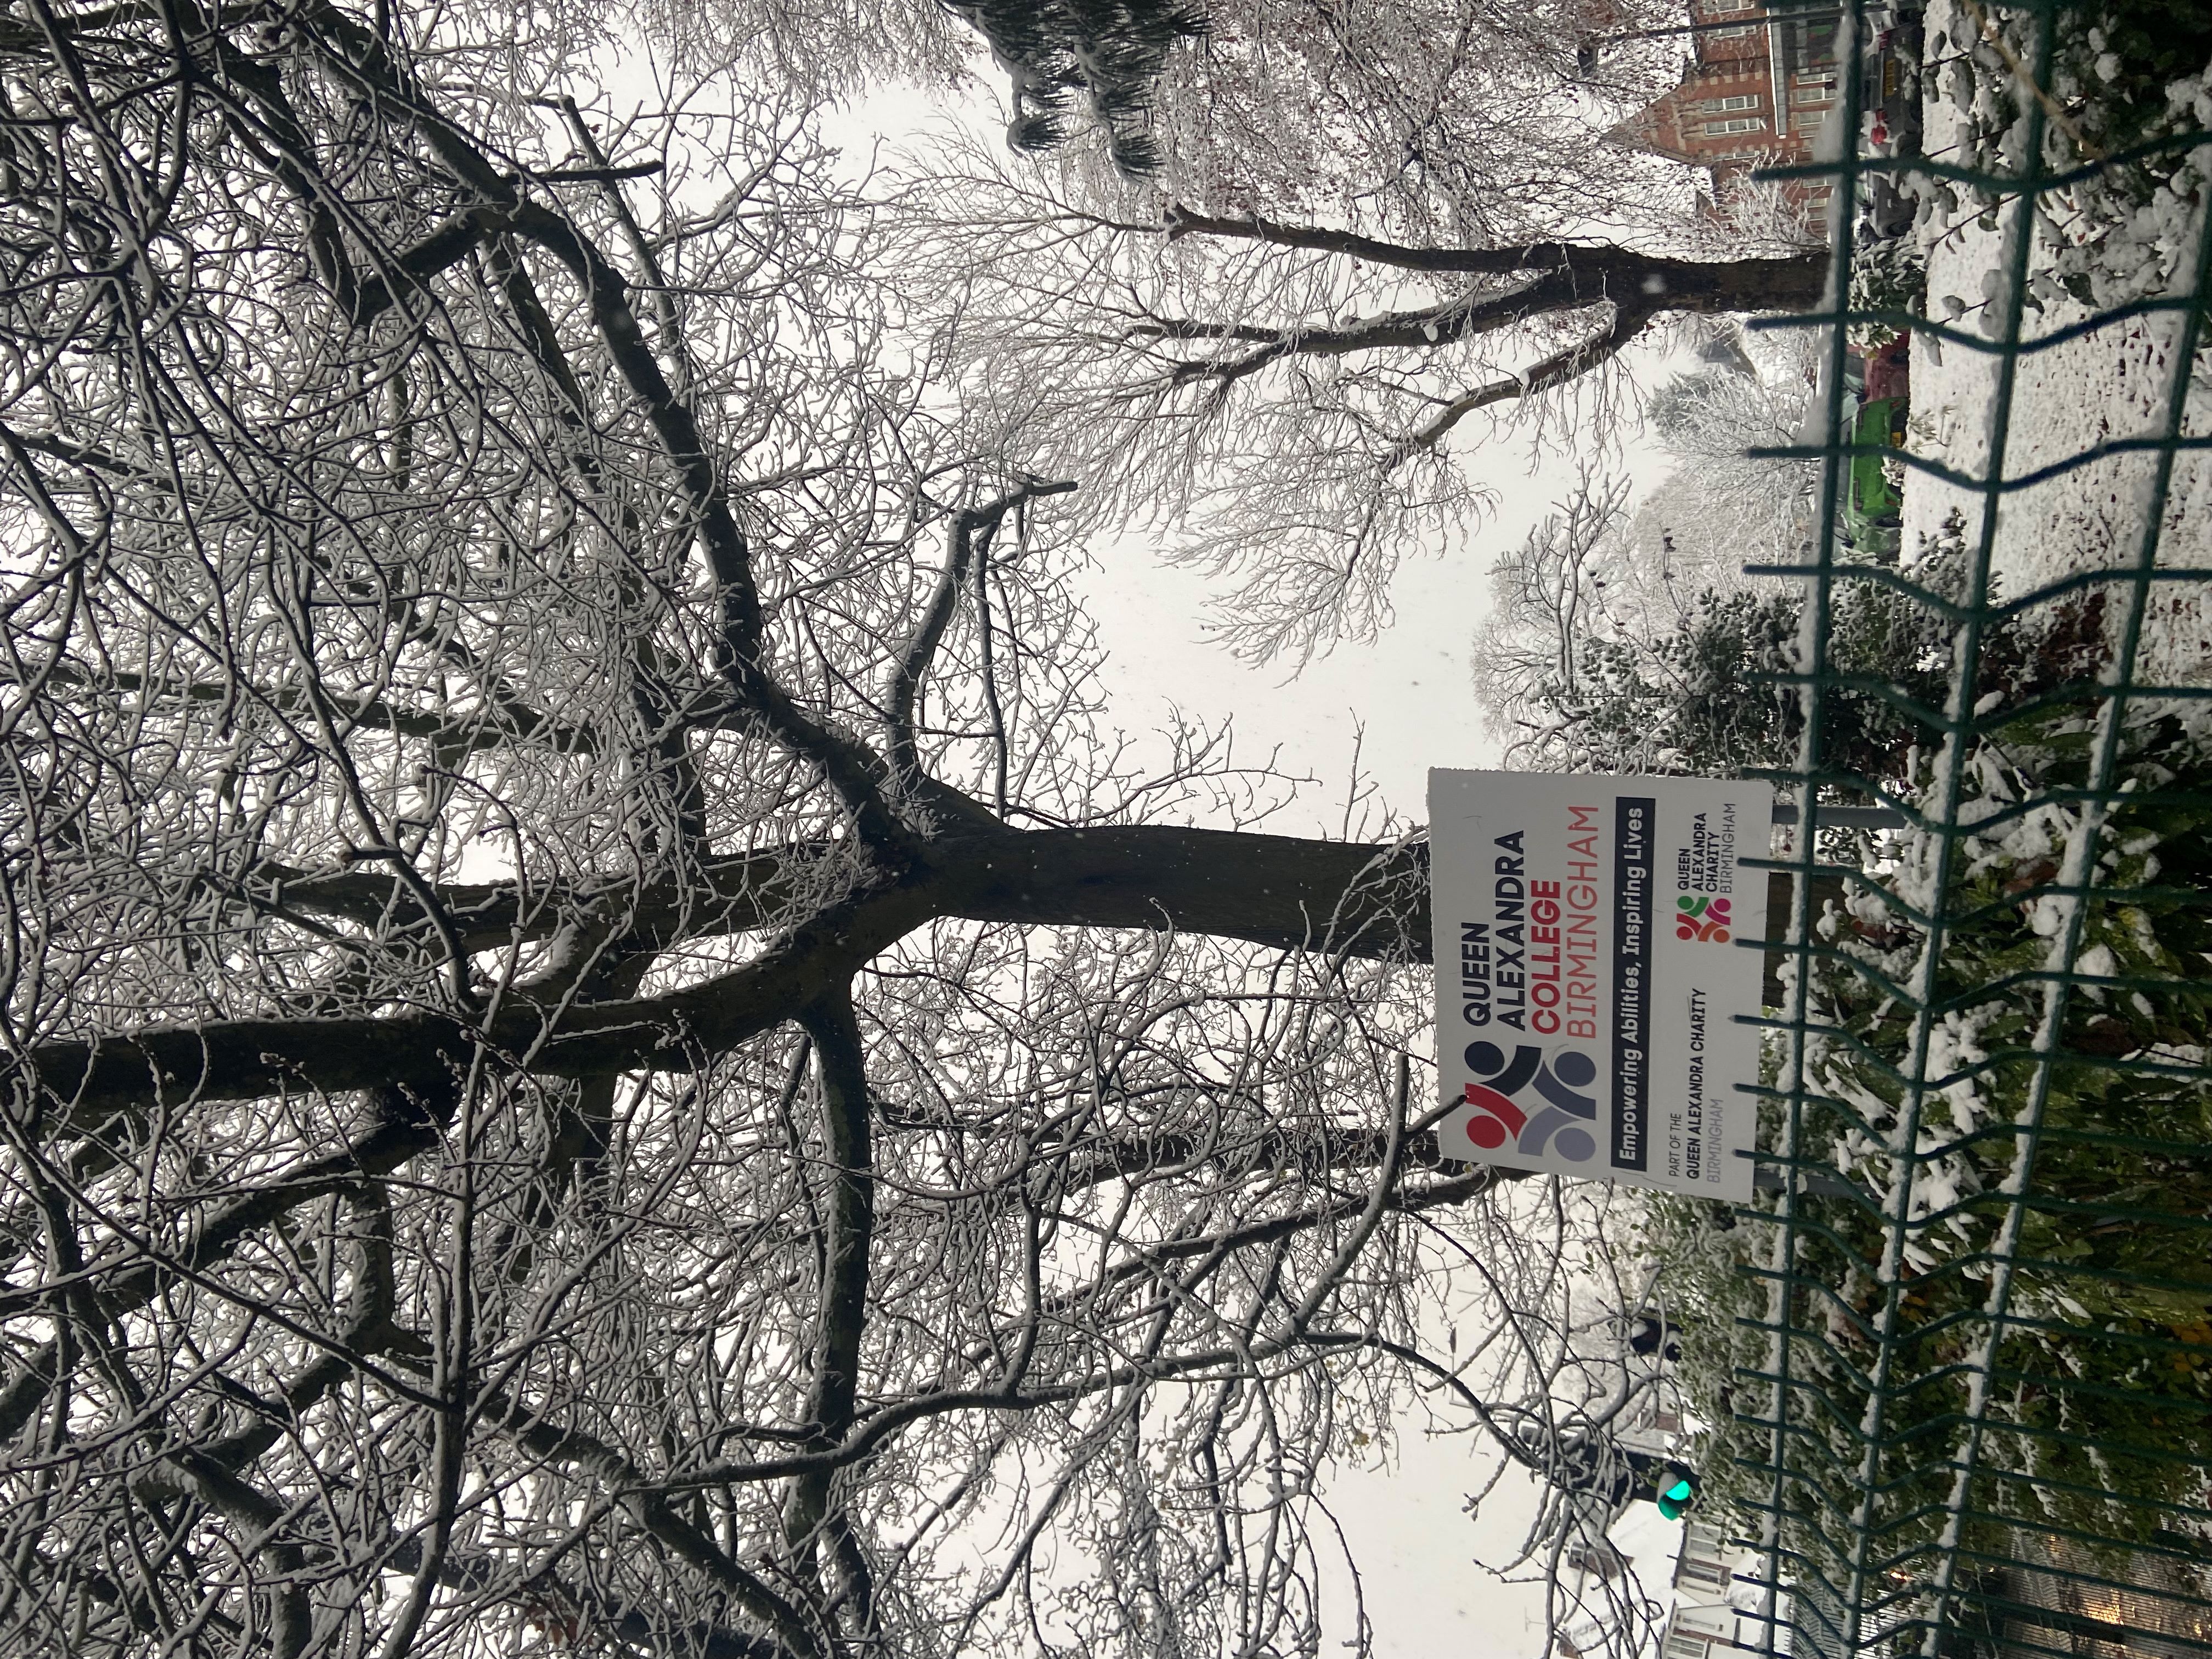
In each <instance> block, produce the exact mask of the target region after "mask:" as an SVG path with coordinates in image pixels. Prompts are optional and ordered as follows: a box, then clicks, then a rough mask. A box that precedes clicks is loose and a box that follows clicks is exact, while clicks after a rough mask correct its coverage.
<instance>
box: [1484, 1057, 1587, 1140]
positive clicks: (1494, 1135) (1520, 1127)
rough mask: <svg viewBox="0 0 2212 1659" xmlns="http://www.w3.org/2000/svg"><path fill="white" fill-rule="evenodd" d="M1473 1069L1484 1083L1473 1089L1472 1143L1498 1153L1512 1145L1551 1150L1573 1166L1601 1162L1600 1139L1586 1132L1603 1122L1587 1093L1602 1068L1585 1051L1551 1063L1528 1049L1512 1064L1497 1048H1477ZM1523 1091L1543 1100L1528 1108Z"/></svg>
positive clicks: (1553, 1059) (1513, 1058)
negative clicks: (1508, 1143)
mask: <svg viewBox="0 0 2212 1659" xmlns="http://www.w3.org/2000/svg"><path fill="white" fill-rule="evenodd" d="M1467 1068H1468V1070H1469V1071H1470V1072H1473V1073H1474V1074H1475V1075H1476V1076H1477V1077H1479V1078H1480V1079H1483V1080H1482V1081H1481V1082H1480V1083H1470V1084H1468V1085H1467V1103H1468V1105H1470V1106H1472V1107H1474V1109H1475V1113H1474V1117H1473V1118H1472V1119H1471V1120H1470V1121H1468V1126H1467V1138H1468V1139H1469V1140H1472V1141H1473V1142H1474V1144H1475V1145H1476V1146H1482V1147H1486V1148H1488V1149H1489V1150H1490V1151H1492V1152H1496V1151H1497V1150H1498V1148H1499V1147H1501V1146H1504V1144H1505V1143H1506V1141H1507V1140H1509V1139H1510V1140H1511V1141H1512V1143H1513V1148H1514V1150H1515V1151H1516V1152H1528V1153H1537V1152H1543V1151H1545V1150H1546V1149H1547V1148H1549V1150H1550V1151H1551V1152H1552V1153H1553V1156H1555V1157H1558V1158H1565V1159H1566V1161H1567V1162H1568V1163H1570V1164H1583V1163H1586V1162H1588V1161H1589V1159H1590V1158H1595V1157H1596V1156H1597V1138H1596V1137H1595V1135H1593V1134H1591V1133H1590V1132H1589V1130H1588V1129H1585V1128H1583V1127H1582V1125H1583V1124H1584V1123H1595V1121H1597V1101H1596V1099H1595V1097H1593V1096H1590V1095H1587V1094H1584V1093H1583V1092H1581V1091H1583V1090H1585V1089H1587V1088H1589V1085H1591V1084H1592V1083H1595V1081H1596V1080H1597V1062H1596V1061H1595V1060H1592V1059H1591V1058H1590V1057H1589V1055H1588V1054H1584V1053H1583V1051H1582V1050H1581V1049H1579V1048H1554V1049H1553V1051H1552V1054H1551V1058H1550V1059H1549V1060H1547V1059H1546V1058H1545V1056H1544V1051H1543V1050H1542V1049H1541V1048H1534V1047H1531V1046H1530V1045H1528V1044H1527V1043H1522V1044H1521V1045H1520V1046H1519V1047H1517V1048H1515V1049H1514V1050H1513V1057H1512V1058H1511V1059H1510V1060H1508V1059H1507V1058H1506V1056H1505V1051H1504V1049H1502V1048H1499V1047H1498V1045H1497V1044H1496V1043H1494V1042H1471V1043H1469V1044H1468V1049H1467ZM1523 1089H1527V1090H1528V1091H1531V1092H1533V1093H1534V1095H1535V1096H1536V1097H1537V1098H1536V1099H1535V1100H1534V1102H1531V1103H1526V1104H1524V1103H1522V1101H1521V1100H1520V1099H1518V1098H1517V1097H1518V1096H1519V1095H1520V1093H1521V1091H1522V1090H1523Z"/></svg>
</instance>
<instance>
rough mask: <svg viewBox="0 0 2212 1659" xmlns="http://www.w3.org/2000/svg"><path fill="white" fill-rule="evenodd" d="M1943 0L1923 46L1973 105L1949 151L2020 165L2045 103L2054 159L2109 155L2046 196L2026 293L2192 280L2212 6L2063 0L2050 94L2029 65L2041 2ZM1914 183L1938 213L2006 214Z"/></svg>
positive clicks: (2048, 149)
mask: <svg viewBox="0 0 2212 1659" xmlns="http://www.w3.org/2000/svg"><path fill="white" fill-rule="evenodd" d="M1942 11H1943V15H1944V21H1943V23H1942V26H1941V27H1930V29H1929V36H1928V56H1927V59H1926V61H1927V63H1928V64H1929V66H1930V67H1931V69H1932V70H1934V72H1935V76H1936V86H1937V87H1938V88H1940V90H1941V93H1942V94H1943V95H1946V96H1948V98H1949V99H1950V100H1951V101H1952V103H1953V104H1954V106H1956V107H1957V109H1958V110H1959V112H1960V115H1961V117H1962V119H1961V121H1960V131H1959V135H1958V137H1959V143H1958V148H1957V149H1956V150H1955V152H1954V153H1953V154H1952V155H1949V156H1947V158H1946V159H1947V160H1954V161H1957V162H1959V163H1960V164H1961V165H1963V166H1966V167H1972V168H1975V169H1978V170H1981V171H1985V172H1990V173H1997V174H2001V175H2016V174H2017V173H2020V172H2021V171H2022V170H2023V168H2024V167H2025V166H2026V163H2027V136H2028V116H2029V112H2030V110H2031V108H2032V107H2033V106H2035V105H2037V104H2040V105H2041V106H2042V114H2043V144H2042V149H2043V155H2042V158H2041V159H2042V162H2043V165H2044V167H2045V169H2046V170H2047V171H2048V172H2050V173H2070V172H2074V171H2076V170H2078V169H2081V167H2084V165H2085V164H2089V163H2096V162H2106V163H2109V165H2107V166H2105V167H2102V168H2100V170H2098V171H2097V172H2095V173H2093V174H2092V175H2091V176H2089V177H2087V178H2085V179H2080V180H2078V181H2076V182H2075V183H2073V184H2069V185H2065V186H2063V187H2061V188H2059V189H2057V190H2055V191H2051V192H2049V193H2047V194H2046V195H2045V197H2043V199H2042V201H2041V202H2040V203H2039V207H2038V211H2037V214H2036V232H2037V235H2038V237H2039V240H2041V242H2042V243H2043V244H2044V248H2043V251H2042V252H2040V253H2039V257H2038V258H2037V259H2036V262H2035V263H2036V265H2037V267H2038V270H2037V274H2036V276H2035V278H2034V279H2033V282H2032V284H2031V288H2030V292H2029V295H2028V296H2027V299H2028V303H2029V304H2030V305H2031V306H2039V305H2040V304H2041V303H2042V302H2044V301H2047V300H2050V299H2051V298H2055V297H2056V296H2057V295H2059V294H2061V293H2063V294H2066V295H2071V296H2072V297H2073V298H2074V299H2075V300H2078V301H2081V302H2082V303H2083V304H2086V305H2092V306H2096V307H2106V306H2115V305H2121V304H2124V303H2126V302H2128V301H2132V300H2136V299H2141V298H2143V297H2146V296H2148V295H2155V294H2162V293H2166V292H2169V291H2171V289H2172V288H2173V287H2174V286H2175V285H2176V284H2177V283H2179V284H2181V285H2186V284H2187V283H2188V282H2189V281H2190V279H2191V275H2192V271H2191V264H2192V262H2193V249H2194V246H2195V234H2196V233H2195V218H2196V215H2197V210H2198V208H2199V206H2200V204H2202V202H2203V197H2204V189H2205V185H2206V183H2207V181H2208V179H2212V145H2207V144H2202V143H2191V142H2190V140H2191V135H2194V134H2197V133H2201V132H2203V131H2208V130H2212V67H2208V65H2212V6H2208V5H2206V4H2204V3H2203V0H2116V3H2108V4H2105V5H2099V6H2084V7H2079V8H2062V9H2059V10H2058V11H2057V14H2056V18H2055V22H2054V25H2053V27H2054V30H2055V33H2054V36H2053V40H2052V50H2051V70H2050V74H2049V76H2048V84H2047V85H2046V86H2045V88H2044V89H2043V90H2044V93H2045V94H2047V95H2046V96H2043V97H2039V96H2038V95H2037V94H2036V92H2035V91H2034V89H2033V88H2032V86H2031V85H2030V84H2029V81H2028V76H2027V72H2028V71H2029V70H2031V69H2032V66H2033V64H2034V63H2035V62H2036V59H2037V52H2038V48H2037V43H2036V38H2035V37H2036V31H2037V29H2038V27H2039V21H2038V18H2037V15H2036V14H2035V13H2033V12H2032V11H2027V10H2005V9H1996V8H1991V9H1987V10H1984V11H1983V12H1982V13H1981V15H1980V17H1979V18H1978V17H1976V16H1975V15H1971V14H1969V13H1967V12H1966V10H1965V9H1964V8H1954V7H1944V8H1942ZM1984 20H1985V21H1986V22H1987V24H1988V27H1987V29H1986V30H1985V29H1984V27H1982V23H1983V21H1984ZM1933 22H1934V16H1933V14H1931V24H1933ZM1911 187H1912V188H1916V189H1917V190H1918V191H1919V192H1920V194H1921V196H1922V197H1923V200H1924V201H1927V202H1929V203H1930V204H1932V205H1933V209H1934V211H1935V213H1936V217H1937V219H1938V221H1939V222H1941V221H1942V220H1944V219H1947V218H1949V217H1951V216H1954V215H1964V216H1974V215H1980V216H1983V217H1984V219H1985V221H1987V222H1990V223H1992V224H1994V222H1995V215H1996V211H1997V208H1998V204H1999V202H2000V200H2001V199H2002V198H2003V197H2004V192H2002V191H1988V190H1984V191H1975V190H1973V189H1971V188H1969V187H1966V186H1963V185H1956V184H1947V183H1945V182H1943V181H1941V180H1937V179H1919V180H1917V181H1916V182H1915V183H1914V184H1913V185H1911ZM1994 314H1995V313H1993V315H1994Z"/></svg>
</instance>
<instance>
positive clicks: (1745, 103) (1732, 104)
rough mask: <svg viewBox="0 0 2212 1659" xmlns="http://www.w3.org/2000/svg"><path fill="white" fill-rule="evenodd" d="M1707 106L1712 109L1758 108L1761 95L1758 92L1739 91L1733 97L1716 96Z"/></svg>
mask: <svg viewBox="0 0 2212 1659" xmlns="http://www.w3.org/2000/svg"><path fill="white" fill-rule="evenodd" d="M1705 107H1706V108H1708V109H1711V110H1724V109H1757V108H1758V107H1759V95H1758V94H1756V93H1750V92H1744V93H1738V94H1735V96H1734V97H1732V98H1715V99H1711V100H1708V101H1707V103H1706V105H1705Z"/></svg>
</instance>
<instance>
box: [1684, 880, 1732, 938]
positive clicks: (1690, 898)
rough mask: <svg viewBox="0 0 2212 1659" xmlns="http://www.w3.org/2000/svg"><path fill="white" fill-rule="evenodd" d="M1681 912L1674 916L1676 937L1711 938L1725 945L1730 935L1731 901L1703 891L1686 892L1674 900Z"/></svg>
mask: <svg viewBox="0 0 2212 1659" xmlns="http://www.w3.org/2000/svg"><path fill="white" fill-rule="evenodd" d="M1674 902H1675V904H1676V905H1677V906H1678V907H1679V908H1680V914H1679V915H1676V916H1675V918H1674V937H1675V938H1676V939H1711V940H1712V941H1713V942H1714V943H1715V944H1718V945H1725V944H1727V943H1728V936H1729V902H1728V901H1727V900H1726V899H1724V898H1708V897H1706V896H1705V895H1704V894H1703V893H1685V894H1683V895H1682V896H1681V897H1680V898H1678V899H1676V900H1675V901H1674Z"/></svg>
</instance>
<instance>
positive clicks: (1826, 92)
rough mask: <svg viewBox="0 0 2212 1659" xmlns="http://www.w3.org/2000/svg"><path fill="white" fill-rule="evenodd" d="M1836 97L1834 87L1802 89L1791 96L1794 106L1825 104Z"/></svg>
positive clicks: (1798, 89)
mask: <svg viewBox="0 0 2212 1659" xmlns="http://www.w3.org/2000/svg"><path fill="white" fill-rule="evenodd" d="M1835 95H1836V89H1835V88H1833V87H1800V88H1797V90H1796V91H1795V92H1793V93H1791V94H1790V102H1791V103H1793V104H1825V103H1826V102H1827V101H1828V100H1830V99H1831V98H1833V97H1834V96H1835Z"/></svg>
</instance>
